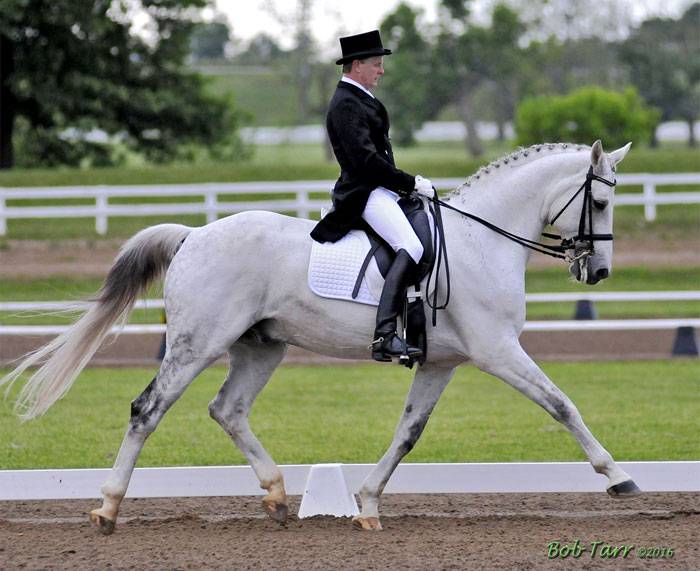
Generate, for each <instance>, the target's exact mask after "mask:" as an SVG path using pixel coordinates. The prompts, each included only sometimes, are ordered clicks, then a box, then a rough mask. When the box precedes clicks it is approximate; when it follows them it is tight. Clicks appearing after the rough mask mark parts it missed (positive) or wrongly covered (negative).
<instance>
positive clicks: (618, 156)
mask: <svg viewBox="0 0 700 571" xmlns="http://www.w3.org/2000/svg"><path fill="white" fill-rule="evenodd" d="M631 146H632V142H629V143H627V144H626V145H625V146H624V147H620V148H619V149H617V150H616V151H613V152H612V153H609V154H608V158H609V159H610V162H611V163H612V165H613V166H615V165H616V164H617V163H619V162H620V161H622V159H624V158H625V156H626V155H627V153H628V152H629V150H630V147H631Z"/></svg>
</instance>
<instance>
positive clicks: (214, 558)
mask: <svg viewBox="0 0 700 571" xmlns="http://www.w3.org/2000/svg"><path fill="white" fill-rule="evenodd" d="M291 499H292V505H291V507H292V513H296V510H297V507H298V503H299V498H298V497H297V498H291ZM96 505H98V502H97V501H94V500H93V501H85V500H80V501H77V500H76V501H60V502H56V501H54V502H50V501H32V502H0V568H2V569H20V568H21V569H75V570H78V569H96V568H107V567H109V568H113V569H133V568H136V569H144V568H145V569H330V568H339V569H377V568H384V569H420V570H426V569H429V570H432V569H688V570H690V569H693V570H695V569H698V568H700V543H698V536H699V535H700V494H690V493H675V494H669V493H663V494H662V493H650V494H642V495H641V496H638V497H636V498H634V499H631V500H622V501H616V500H613V499H611V498H609V497H608V496H607V495H606V494H604V493H600V494H471V495H461V494H460V495H388V496H386V497H385V499H384V503H383V509H382V513H383V517H382V522H383V525H384V531H382V532H375V533H371V532H360V531H355V530H354V529H353V528H352V525H351V524H350V521H349V520H348V519H347V518H332V517H314V518H310V519H306V520H298V519H296V518H292V519H291V521H290V522H289V523H288V525H287V527H286V528H281V527H279V526H278V525H277V524H275V523H273V522H272V521H270V520H268V519H267V518H266V517H265V516H263V515H261V511H260V509H259V499H258V498H240V497H239V498H230V497H229V498H204V499H202V498H182V499H151V500H146V499H141V500H139V499H131V500H125V502H124V505H123V510H122V519H121V521H120V523H119V525H118V527H117V530H116V532H115V534H114V535H111V536H107V537H105V536H101V535H99V534H98V533H97V532H96V531H94V530H93V529H92V528H91V527H90V525H89V523H88V522H87V517H86V515H85V514H86V513H87V512H88V511H89V510H90V509H92V508H94V507H95V506H96ZM577 540H578V542H579V545H580V547H581V549H582V550H581V551H580V553H579V555H578V557H575V556H574V555H575V553H572V554H570V555H569V556H568V557H566V558H564V559H562V558H561V557H557V558H552V559H550V558H549V553H550V551H549V550H550V544H552V543H553V542H558V543H559V546H560V548H561V547H563V546H565V545H575V544H576V541H577ZM593 542H601V543H599V544H598V545H597V547H596V551H595V552H593V550H592V548H593V546H592V543H593ZM611 546H614V547H619V546H624V547H626V548H629V549H628V554H627V556H626V557H624V556H623V552H622V551H618V552H617V556H616V557H613V555H612V553H613V551H612V550H611ZM649 548H651V551H650V555H649V557H650V558H648V559H647V555H646V550H649ZM653 548H658V549H657V551H656V552H654V551H653ZM551 549H552V551H551V553H552V554H554V547H552V548H551ZM662 549H665V550H666V551H665V552H664V553H665V554H666V556H665V557H662V556H661V553H662V552H661V550H662ZM668 549H672V550H673V555H672V556H669V552H668V551H667V550H668Z"/></svg>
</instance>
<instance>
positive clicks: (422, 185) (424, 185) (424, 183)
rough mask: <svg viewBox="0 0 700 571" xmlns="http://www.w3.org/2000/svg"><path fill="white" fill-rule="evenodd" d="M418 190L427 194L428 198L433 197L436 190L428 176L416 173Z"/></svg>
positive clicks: (422, 193)
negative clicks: (424, 176)
mask: <svg viewBox="0 0 700 571" xmlns="http://www.w3.org/2000/svg"><path fill="white" fill-rule="evenodd" d="M414 188H415V189H416V192H417V193H418V194H420V195H421V196H427V197H428V198H433V196H434V194H435V191H434V190H433V183H432V182H430V180H428V179H427V178H423V177H422V176H421V175H416V182H415V187H414Z"/></svg>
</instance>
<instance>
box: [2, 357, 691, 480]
mask: <svg viewBox="0 0 700 571" xmlns="http://www.w3.org/2000/svg"><path fill="white" fill-rule="evenodd" d="M544 370H545V371H546V372H547V374H548V375H549V376H550V377H551V378H552V379H553V380H555V382H556V383H557V384H558V385H559V386H560V387H561V388H562V389H563V390H564V391H565V392H566V393H567V394H568V395H569V396H570V397H571V398H572V400H573V401H574V402H575V403H576V404H577V406H578V407H579V410H580V411H581V413H582V415H583V417H584V419H585V420H586V422H587V423H588V425H589V427H590V428H591V430H592V431H593V433H594V434H595V435H596V436H597V437H598V438H599V439H600V440H601V442H602V443H603V445H604V446H606V447H607V448H608V450H609V451H610V452H611V453H612V454H613V455H614V456H615V457H616V459H618V460H697V459H698V458H699V457H700V440H698V433H700V416H698V414H697V412H698V406H699V405H700V402H699V401H698V398H699V397H698V394H700V377H698V365H697V362H696V361H689V360H679V361H658V362H643V363H638V362H628V363H586V364H581V363H577V364H554V363H550V364H545V365H544ZM153 373H154V371H152V370H145V369H117V370H109V369H91V370H87V371H85V372H84V373H83V374H82V375H81V377H80V378H79V380H78V381H77V383H76V385H75V386H74V387H73V389H72V390H71V392H70V393H69V394H68V395H67V397H66V398H64V399H63V400H62V401H59V402H58V403H57V404H56V405H54V407H53V408H52V409H51V410H50V411H49V412H48V413H47V414H46V415H45V416H44V417H42V418H40V419H37V420H35V421H32V422H29V423H25V424H21V423H20V422H19V421H18V420H17V419H16V417H14V416H13V415H12V414H11V412H10V411H11V408H10V404H9V402H7V401H6V402H2V403H0V435H2V436H0V451H1V453H0V469H19V468H69V467H107V466H111V464H112V462H113V460H114V456H115V454H116V452H117V450H118V447H119V444H120V442H121V439H122V436H123V433H124V430H125V428H126V424H127V422H128V419H129V403H130V401H131V400H132V399H133V398H135V397H136V396H137V395H138V394H139V393H140V392H141V391H142V390H143V388H144V387H145V386H146V385H147V384H148V381H149V380H150V379H151V377H152V376H153ZM223 377H224V370H223V369H216V368H215V369H210V370H208V371H205V372H204V373H203V374H202V375H201V376H200V377H199V378H198V379H197V380H196V381H195V382H194V383H193V384H192V386H190V388H189V389H188V391H187V392H186V393H185V395H184V396H183V397H182V399H181V400H180V401H179V402H178V403H176V404H175V406H174V407H173V408H172V409H171V411H170V412H169V413H168V414H167V415H166V417H165V419H164V420H163V422H162V423H161V425H160V427H159V428H158V430H157V431H156V432H155V434H154V435H153V436H152V437H151V438H149V440H148V442H147V444H146V446H145V448H144V451H143V454H142V456H141V460H140V462H139V465H140V466H178V465H224V464H242V463H245V462H244V459H243V457H242V455H241V454H240V453H239V452H238V450H237V449H235V448H234V446H233V444H232V443H231V442H230V440H229V439H228V437H227V436H226V435H225V433H224V432H223V431H222V430H221V428H220V427H219V426H218V425H217V424H216V423H215V422H214V421H212V420H211V419H210V418H209V417H208V414H207V403H208V402H209V401H210V400H211V399H212V398H213V397H214V395H215V394H216V392H217V391H218V388H219V386H220V384H221V382H222V380H223ZM410 379H411V374H410V372H409V371H407V370H405V369H403V368H399V367H389V366H386V367H381V366H378V365H376V366H373V365H357V366H347V367H335V368H334V367H292V366H288V367H282V368H280V369H279V370H278V371H277V372H276V373H275V375H274V377H273V378H272V380H271V382H270V384H269V386H268V387H267V388H266V390H265V391H263V393H262V394H261V396H260V398H259V399H258V401H257V403H256V405H255V407H254V408H253V412H252V415H251V426H252V427H253V430H254V431H255V432H256V433H257V434H258V436H259V437H260V439H261V441H262V442H263V444H264V445H265V446H266V447H267V448H268V450H269V452H270V453H271V454H272V456H273V457H274V458H275V459H276V461H277V462H279V463H280V464H292V463H314V462H345V463H361V462H376V461H377V460H378V459H379V457H380V456H381V454H382V453H383V451H384V450H385V449H386V447H387V446H388V444H389V442H390V441H391V437H392V434H393V430H394V427H395V424H396V422H397V420H398V418H399V415H400V413H401V410H402V403H403V401H404V398H405V395H406V393H407V390H408V386H409V383H410ZM584 459H585V458H584V456H583V454H582V453H581V451H580V450H579V448H578V445H577V444H576V443H575V441H574V440H573V438H572V437H571V436H570V435H569V434H568V433H567V432H566V430H565V429H564V428H563V427H561V426H560V425H558V424H557V423H556V422H555V421H554V420H552V419H551V418H550V417H549V416H548V415H547V414H546V413H545V412H544V411H543V410H541V409H540V408H539V407H538V406H536V405H535V404H533V403H531V402H529V401H528V400H526V399H525V398H524V397H522V396H521V395H520V394H518V393H517V392H516V391H514V390H513V389H511V388H510V387H508V386H506V385H505V384H504V383H502V382H500V381H498V380H495V379H493V378H492V377H489V376H487V375H485V374H483V373H481V372H479V371H477V370H475V369H474V368H471V367H462V368H460V370H459V371H458V373H457V375H456V376H455V378H454V379H453V380H452V382H451V383H450V385H449V386H448V388H447V389H446V391H445V394H444V395H443V397H442V399H441V401H440V402H439V403H438V406H437V407H436V409H435V411H434V413H433V416H432V418H431V420H430V422H429V424H428V428H427V429H426V431H425V433H424V434H423V437H422V438H421V440H420V441H419V443H418V445H417V446H416V447H415V449H414V450H413V451H412V452H411V454H410V455H409V456H408V461H410V462H507V461H579V460H584Z"/></svg>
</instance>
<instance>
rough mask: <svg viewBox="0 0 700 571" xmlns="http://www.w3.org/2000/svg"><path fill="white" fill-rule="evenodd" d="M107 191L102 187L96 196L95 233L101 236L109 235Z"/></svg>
mask: <svg viewBox="0 0 700 571" xmlns="http://www.w3.org/2000/svg"><path fill="white" fill-rule="evenodd" d="M105 190H106V189H105V188H104V187H102V186H101V187H100V188H98V189H97V194H96V195H95V232H97V233H98V234H99V235H100V236H104V235H105V234H107V195H106V194H105Z"/></svg>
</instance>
